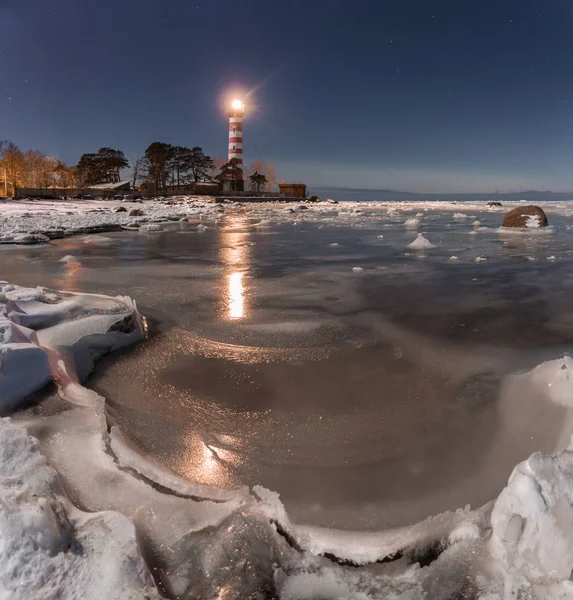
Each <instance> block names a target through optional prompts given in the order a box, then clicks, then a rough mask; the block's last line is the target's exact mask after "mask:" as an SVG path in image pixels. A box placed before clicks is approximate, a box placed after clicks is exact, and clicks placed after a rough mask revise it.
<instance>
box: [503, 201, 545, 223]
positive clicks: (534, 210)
mask: <svg viewBox="0 0 573 600" xmlns="http://www.w3.org/2000/svg"><path fill="white" fill-rule="evenodd" d="M546 225H547V217H546V216H545V213H544V212H543V210H542V209H541V208H539V206H518V207H517V208H514V209H513V210H510V211H509V212H507V213H505V216H504V217H503V223H502V227H545V226H546Z"/></svg>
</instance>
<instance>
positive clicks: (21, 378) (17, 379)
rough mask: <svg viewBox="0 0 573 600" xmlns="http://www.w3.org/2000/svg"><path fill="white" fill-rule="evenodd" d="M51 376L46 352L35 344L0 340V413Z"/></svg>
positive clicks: (3, 412)
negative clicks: (0, 341) (1, 341)
mask: <svg viewBox="0 0 573 600" xmlns="http://www.w3.org/2000/svg"><path fill="white" fill-rule="evenodd" d="M51 380H52V373H51V369H50V363H49V360H48V356H47V355H46V353H45V352H44V351H43V350H42V349H41V348H39V347H38V346H36V345H35V344H13V343H7V344H6V343H2V344H0V413H2V414H6V413H7V412H8V411H10V410H12V409H14V408H16V406H17V405H18V403H19V402H20V401H21V400H23V399H24V398H26V397H27V396H29V395H30V394H31V393H32V392H35V391H36V390H38V389H41V388H42V387H44V386H45V385H46V384H47V383H48V382H49V381H51Z"/></svg>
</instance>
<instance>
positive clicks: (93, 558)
mask: <svg viewBox="0 0 573 600" xmlns="http://www.w3.org/2000/svg"><path fill="white" fill-rule="evenodd" d="M0 496H1V497H2V510H1V511H0V536H1V539H2V543H1V544H0V596H1V597H2V598H10V599H13V600H41V599H45V598H62V599H64V600H67V599H69V600H75V599H77V598H85V599H86V600H97V599H99V598H106V599H109V600H130V599H133V600H136V599H138V598H142V597H146V598H150V599H151V598H159V597H160V596H159V594H158V593H157V591H156V589H155V586H154V585H153V581H152V578H151V576H150V574H149V572H148V570H147V567H146V565H145V563H144V562H143V560H142V558H141V555H140V553H139V550H138V547H137V542H136V538H135V530H134V527H133V525H132V524H131V523H130V522H129V520H128V519H126V518H125V517H124V516H123V515H121V514H119V513H113V512H102V513H99V514H97V513H96V514H82V513H81V512H80V511H78V510H76V509H73V508H71V506H70V505H69V503H68V501H67V499H66V498H65V497H64V496H63V495H62V491H61V487H60V485H59V482H58V480H57V478H56V474H55V472H54V471H53V469H51V468H50V467H49V466H48V465H47V462H46V460H45V459H44V457H43V456H42V455H41V454H40V452H39V450H38V446H37V444H36V442H35V441H34V440H33V439H32V438H30V437H28V436H27V435H26V433H25V431H24V430H22V429H21V428H19V427H17V426H15V425H14V424H12V423H11V422H10V421H9V420H8V419H1V420H0ZM67 513H68V514H69V516H68V514H67Z"/></svg>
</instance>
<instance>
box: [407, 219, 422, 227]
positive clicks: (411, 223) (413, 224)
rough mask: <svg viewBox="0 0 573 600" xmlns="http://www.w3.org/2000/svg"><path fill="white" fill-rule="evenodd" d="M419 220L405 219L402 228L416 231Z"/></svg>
mask: <svg viewBox="0 0 573 600" xmlns="http://www.w3.org/2000/svg"><path fill="white" fill-rule="evenodd" d="M420 222H421V221H420V219H406V220H405V221H404V226H405V227H407V228H408V229H416V228H417V227H418V226H419V225H420Z"/></svg>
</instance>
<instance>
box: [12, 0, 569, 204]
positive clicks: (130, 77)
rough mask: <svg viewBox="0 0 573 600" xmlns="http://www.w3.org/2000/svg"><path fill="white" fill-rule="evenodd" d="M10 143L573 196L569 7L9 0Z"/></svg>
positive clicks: (515, 2) (334, 0) (348, 181)
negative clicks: (229, 154) (236, 133)
mask: <svg viewBox="0 0 573 600" xmlns="http://www.w3.org/2000/svg"><path fill="white" fill-rule="evenodd" d="M0 86H1V89H0V139H11V140H13V141H14V142H15V143H17V144H18V145H19V146H20V147H21V148H22V149H30V148H33V149H39V150H43V151H45V152H47V153H49V154H51V155H55V156H57V157H58V158H61V159H62V160H65V161H66V162H69V163H71V164H74V163H76V162H77V160H78V159H79V156H80V154H81V153H83V152H90V151H95V150H97V149H98V148H99V147H100V146H112V147H116V148H119V149H122V150H123V151H124V152H125V154H126V156H128V157H132V156H136V155H140V154H142V153H143V152H144V150H145V148H146V146H147V145H148V144H149V143H150V142H152V141H165V142H170V143H174V144H180V145H186V146H193V145H200V146H203V148H204V149H205V151H206V152H207V153H208V154H210V155H211V156H213V157H217V156H225V154H226V147H227V138H226V136H227V123H226V116H225V112H224V109H223V104H224V99H225V98H226V97H227V98H228V94H229V93H230V92H232V91H233V90H237V91H244V92H245V93H246V92H249V96H248V100H247V104H248V106H249V108H248V112H249V115H248V120H247V121H246V123H245V161H246V162H247V163H249V162H251V161H254V160H264V161H265V162H272V163H275V165H276V169H277V173H278V176H279V178H280V179H286V180H292V181H303V182H306V183H307V184H309V185H313V186H320V185H324V186H326V185H328V186H343V187H361V188H390V189H399V190H411V191H427V192H432V191H438V192H447V191H457V192H464V191H475V192H489V191H494V190H499V191H509V190H512V191H517V190H525V189H552V190H554V191H559V190H565V191H573V3H571V2H570V1H565V0H564V1H557V0H483V1H481V2H478V1H469V0H451V1H439V2H432V1H431V0H353V1H350V0H345V1H343V0H291V1H287V0H251V1H248V0H235V1H230V0H0Z"/></svg>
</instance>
